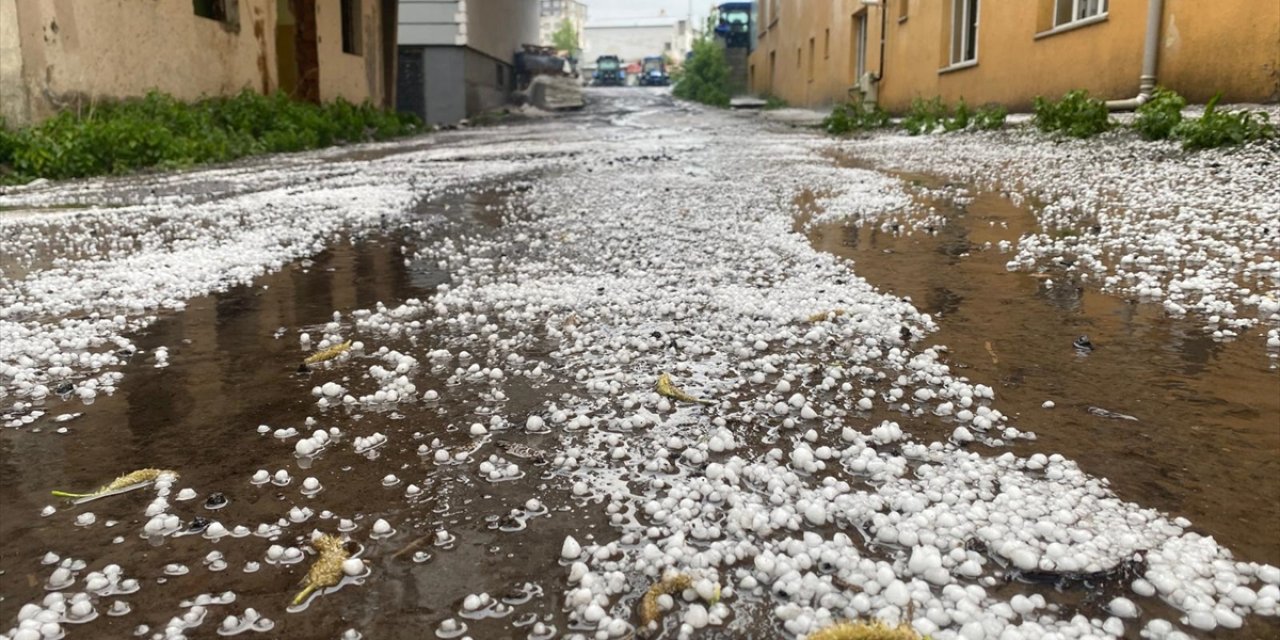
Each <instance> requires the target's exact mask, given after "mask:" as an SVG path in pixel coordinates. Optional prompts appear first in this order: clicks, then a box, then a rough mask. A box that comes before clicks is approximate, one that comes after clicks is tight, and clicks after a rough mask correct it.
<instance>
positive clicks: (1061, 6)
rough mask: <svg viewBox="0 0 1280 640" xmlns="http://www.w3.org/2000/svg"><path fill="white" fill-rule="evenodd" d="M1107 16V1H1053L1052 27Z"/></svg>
mask: <svg viewBox="0 0 1280 640" xmlns="http://www.w3.org/2000/svg"><path fill="white" fill-rule="evenodd" d="M1106 14H1107V0H1054V7H1053V26H1055V27H1061V26H1064V25H1068V24H1071V23H1073V22H1080V21H1081V20H1088V19H1090V18H1097V17H1099V16H1104V15H1106Z"/></svg>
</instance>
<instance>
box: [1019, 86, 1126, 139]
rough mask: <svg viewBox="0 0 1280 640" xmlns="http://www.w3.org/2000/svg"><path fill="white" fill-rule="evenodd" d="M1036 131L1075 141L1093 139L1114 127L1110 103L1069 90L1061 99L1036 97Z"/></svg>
mask: <svg viewBox="0 0 1280 640" xmlns="http://www.w3.org/2000/svg"><path fill="white" fill-rule="evenodd" d="M1033 122H1034V123H1035V125H1036V128H1038V129H1040V130H1041V131H1043V132H1045V133H1060V134H1064V135H1068V136H1071V137H1072V138H1091V137H1093V136H1096V135H1098V134H1099V133H1102V132H1104V131H1109V130H1110V129H1111V128H1112V127H1114V126H1115V123H1114V122H1113V121H1112V120H1111V116H1110V112H1108V111H1107V103H1105V102H1103V101H1102V100H1098V99H1097V98H1090V97H1089V92H1088V91H1084V90H1076V91H1068V92H1067V94H1066V95H1064V96H1062V99H1061V100H1057V101H1054V100H1046V99H1044V98H1043V97H1040V96H1036V99H1035V118H1034V119H1033Z"/></svg>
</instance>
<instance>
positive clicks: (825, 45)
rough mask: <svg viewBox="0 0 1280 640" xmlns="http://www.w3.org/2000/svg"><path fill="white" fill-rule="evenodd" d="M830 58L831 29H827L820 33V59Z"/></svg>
mask: <svg viewBox="0 0 1280 640" xmlns="http://www.w3.org/2000/svg"><path fill="white" fill-rule="evenodd" d="M830 58H831V29H827V30H826V31H824V32H823V33H822V59H823V60H828V59H830Z"/></svg>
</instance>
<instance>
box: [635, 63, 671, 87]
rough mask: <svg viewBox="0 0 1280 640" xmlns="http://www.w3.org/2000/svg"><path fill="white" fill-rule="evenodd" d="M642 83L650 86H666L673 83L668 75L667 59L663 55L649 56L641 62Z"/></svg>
mask: <svg viewBox="0 0 1280 640" xmlns="http://www.w3.org/2000/svg"><path fill="white" fill-rule="evenodd" d="M640 84H642V85H645V86H648V87H665V86H667V85H668V84H671V76H669V75H667V61H666V60H665V59H663V57H662V56H648V57H646V58H645V59H644V61H643V62H642V63H641V67H640Z"/></svg>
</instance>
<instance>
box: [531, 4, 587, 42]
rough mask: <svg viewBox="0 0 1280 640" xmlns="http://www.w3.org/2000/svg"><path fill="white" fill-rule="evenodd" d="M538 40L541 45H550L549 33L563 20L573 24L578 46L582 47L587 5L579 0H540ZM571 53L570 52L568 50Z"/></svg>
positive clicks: (558, 26)
mask: <svg viewBox="0 0 1280 640" xmlns="http://www.w3.org/2000/svg"><path fill="white" fill-rule="evenodd" d="M540 2H541V3H542V5H541V7H540V10H539V14H540V15H539V27H538V36H539V37H538V41H539V42H540V43H541V44H542V45H543V46H547V47H549V46H551V34H553V33H555V32H556V31H557V30H559V29H560V25H561V24H563V23H564V21H565V20H568V21H569V24H571V25H573V30H574V33H576V34H578V47H579V48H582V46H583V41H584V39H585V37H586V34H584V33H583V30H584V29H585V28H586V26H587V5H586V3H583V2H580V1H579V0H540ZM570 53H572V52H570Z"/></svg>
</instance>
